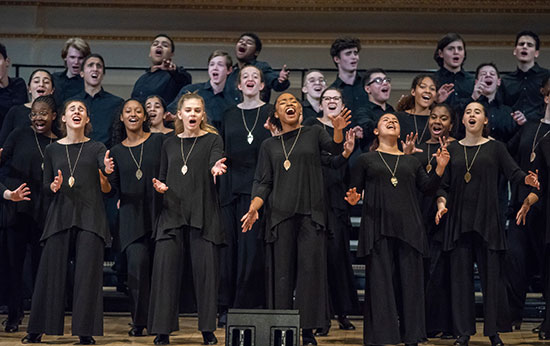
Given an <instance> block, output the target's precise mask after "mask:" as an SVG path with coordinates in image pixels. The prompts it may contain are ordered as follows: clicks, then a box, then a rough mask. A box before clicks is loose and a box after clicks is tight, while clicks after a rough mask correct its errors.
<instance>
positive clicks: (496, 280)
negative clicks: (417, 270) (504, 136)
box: [438, 140, 526, 336]
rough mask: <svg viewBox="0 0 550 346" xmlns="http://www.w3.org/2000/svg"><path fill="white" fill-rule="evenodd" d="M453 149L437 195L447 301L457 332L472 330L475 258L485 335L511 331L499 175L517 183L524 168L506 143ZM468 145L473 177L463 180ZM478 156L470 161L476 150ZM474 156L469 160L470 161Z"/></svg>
mask: <svg viewBox="0 0 550 346" xmlns="http://www.w3.org/2000/svg"><path fill="white" fill-rule="evenodd" d="M448 150H449V153H450V155H451V161H450V164H449V168H448V170H447V172H446V173H445V179H444V183H443V184H442V188H443V189H442V190H440V191H439V192H438V195H439V196H444V197H446V199H447V208H448V210H449V212H448V215H447V216H446V217H447V218H448V219H447V223H446V225H445V234H444V239H443V249H444V250H446V251H449V259H450V265H451V271H450V273H451V288H452V291H451V301H452V303H451V306H452V311H453V312H452V313H453V324H454V326H453V331H454V334H455V335H473V334H475V332H476V328H475V318H474V316H475V305H474V286H473V261H474V258H475V260H476V262H477V264H478V268H479V274H480V277H481V283H482V290H483V300H484V304H483V309H484V317H485V323H484V335H487V336H491V335H495V334H496V333H497V332H501V331H502V332H505V331H510V326H511V321H510V317H509V311H508V304H507V303H506V292H505V288H504V283H505V281H504V280H505V269H504V254H505V253H504V250H506V249H507V242H506V237H505V233H504V229H503V223H502V222H501V217H502V215H500V211H499V201H498V177H499V174H501V173H502V174H504V176H506V178H507V179H508V180H510V181H511V182H513V183H515V184H520V183H521V182H522V181H523V180H524V179H525V176H526V174H525V173H524V172H523V171H521V169H520V168H519V167H518V166H517V164H516V163H515V162H514V160H513V159H512V157H511V156H510V154H508V151H507V150H506V147H505V146H504V144H502V143H500V142H498V141H494V140H489V141H488V142H486V143H484V144H481V145H480V146H466V147H465V146H463V145H461V144H460V143H459V142H458V141H456V142H453V143H451V144H450V145H449V146H448ZM464 150H466V153H467V156H468V163H469V164H470V165H471V169H470V174H471V180H470V182H469V183H466V181H465V174H466V159H465V153H464ZM476 152H477V157H476V159H475V161H473V158H474V156H475V155H476ZM472 161H473V163H472Z"/></svg>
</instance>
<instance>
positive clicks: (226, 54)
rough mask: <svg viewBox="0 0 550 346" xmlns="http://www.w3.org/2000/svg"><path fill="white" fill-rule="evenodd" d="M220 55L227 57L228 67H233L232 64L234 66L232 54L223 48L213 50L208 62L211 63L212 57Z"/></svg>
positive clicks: (226, 63)
mask: <svg viewBox="0 0 550 346" xmlns="http://www.w3.org/2000/svg"><path fill="white" fill-rule="evenodd" d="M219 56H223V57H225V65H226V66H227V68H228V69H229V68H231V66H233V59H231V56H230V55H229V53H227V52H226V51H223V50H221V49H216V50H215V51H213V52H212V54H210V56H209V57H208V64H210V61H211V60H212V59H214V58H217V57H219Z"/></svg>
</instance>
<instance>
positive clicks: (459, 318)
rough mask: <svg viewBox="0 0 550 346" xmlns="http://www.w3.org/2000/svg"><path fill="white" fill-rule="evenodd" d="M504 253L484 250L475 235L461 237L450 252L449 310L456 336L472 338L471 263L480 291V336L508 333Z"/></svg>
mask: <svg viewBox="0 0 550 346" xmlns="http://www.w3.org/2000/svg"><path fill="white" fill-rule="evenodd" d="M504 256H505V253H504V251H494V250H490V249H488V248H487V243H486V242H485V241H484V240H483V238H481V236H480V235H479V234H477V233H474V232H470V233H465V234H462V235H461V236H460V238H459V240H458V241H457V242H456V246H455V248H454V249H452V250H451V251H449V260H450V266H451V308H452V315H453V332H454V334H455V335H474V334H475V333H476V324H475V322H476V321H475V296H474V292H475V291H474V262H476V263H477V267H478V270H479V276H480V279H481V288H482V292H483V315H484V325H483V334H484V335H486V336H491V335H495V334H497V333H498V332H509V331H511V321H510V312H509V308H508V299H507V296H506V287H505V282H506V281H505V276H504V275H505V268H504Z"/></svg>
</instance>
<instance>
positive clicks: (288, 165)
mask: <svg viewBox="0 0 550 346" xmlns="http://www.w3.org/2000/svg"><path fill="white" fill-rule="evenodd" d="M301 131H302V127H300V128H298V134H297V135H296V138H295V139H294V143H293V144H292V147H290V150H289V151H288V153H287V152H286V148H285V140H284V139H283V135H281V143H282V144H283V153H284V154H285V162H283V167H284V168H285V170H287V171H288V170H289V169H290V160H289V159H288V157H289V156H290V154H291V153H292V150H294V146H295V145H296V142H298V137H300V132H301Z"/></svg>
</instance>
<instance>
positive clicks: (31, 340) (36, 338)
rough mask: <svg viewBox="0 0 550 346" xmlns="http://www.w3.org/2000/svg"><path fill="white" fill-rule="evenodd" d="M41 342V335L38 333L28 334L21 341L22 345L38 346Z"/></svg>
mask: <svg viewBox="0 0 550 346" xmlns="http://www.w3.org/2000/svg"><path fill="white" fill-rule="evenodd" d="M40 342H42V334H40V333H28V334H27V335H25V336H24V337H23V339H21V343H23V344H38V343H40Z"/></svg>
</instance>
